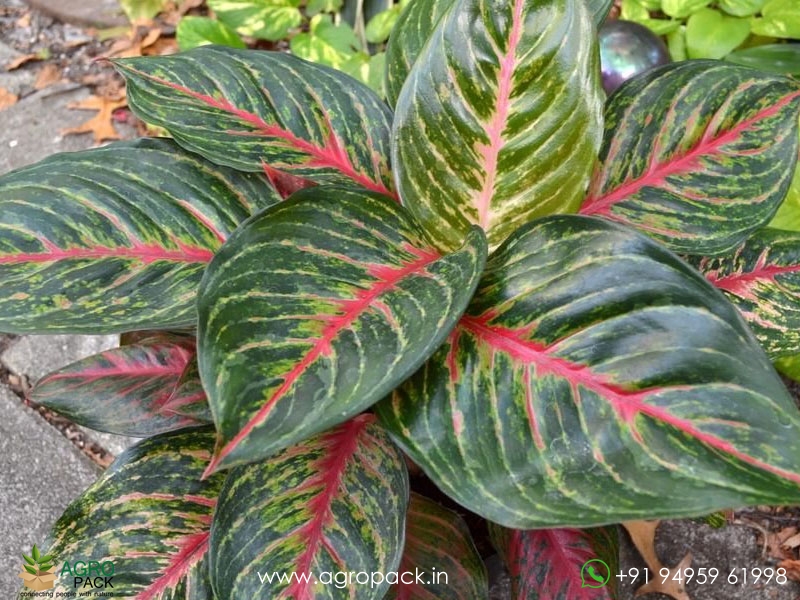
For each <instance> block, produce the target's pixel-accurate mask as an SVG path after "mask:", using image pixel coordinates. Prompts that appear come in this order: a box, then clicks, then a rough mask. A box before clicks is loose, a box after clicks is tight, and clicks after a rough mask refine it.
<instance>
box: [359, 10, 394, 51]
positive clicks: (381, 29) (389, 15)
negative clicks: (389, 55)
mask: <svg viewBox="0 0 800 600" xmlns="http://www.w3.org/2000/svg"><path fill="white" fill-rule="evenodd" d="M402 8H403V7H402V5H401V4H399V3H398V4H395V5H394V6H392V8H390V9H389V10H384V11H382V12H379V13H378V14H377V15H375V16H374V17H372V18H371V19H370V20H369V23H367V27H366V29H365V31H364V33H365V35H366V36H367V41H368V42H370V43H372V44H382V43H383V42H385V41H386V40H388V39H389V34H390V33H391V32H392V28H393V27H394V25H395V23H397V18H398V17H399V16H400V12H401V10H402Z"/></svg>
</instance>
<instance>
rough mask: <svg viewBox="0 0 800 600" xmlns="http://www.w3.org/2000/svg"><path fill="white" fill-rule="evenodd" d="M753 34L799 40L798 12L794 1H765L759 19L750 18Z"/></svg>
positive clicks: (799, 15) (799, 21)
mask: <svg viewBox="0 0 800 600" xmlns="http://www.w3.org/2000/svg"><path fill="white" fill-rule="evenodd" d="M750 26H751V28H752V30H753V33H755V34H758V35H763V36H766V37H776V38H795V39H797V38H800V10H797V1H796V0H767V1H766V3H765V4H764V7H763V8H762V9H761V18H752V19H751V20H750Z"/></svg>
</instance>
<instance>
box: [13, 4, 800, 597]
mask: <svg viewBox="0 0 800 600" xmlns="http://www.w3.org/2000/svg"><path fill="white" fill-rule="evenodd" d="M607 9H608V5H607V3H606V2H583V1H582V0H514V1H513V2H500V1H493V0H456V1H455V2H452V1H450V0H448V1H447V2H443V1H442V0H412V2H410V3H409V4H408V6H407V7H406V9H405V10H404V11H403V14H402V15H401V16H400V19H399V20H398V23H397V25H396V27H395V29H394V33H393V34H392V37H391V39H390V41H389V45H388V49H387V70H386V82H385V83H386V87H385V89H386V98H387V101H386V102H384V101H383V100H382V99H381V98H380V97H379V96H378V95H377V93H375V92H374V91H373V90H371V89H370V88H368V87H367V86H365V85H363V84H361V83H359V82H358V81H356V80H355V79H353V78H351V77H350V76H348V75H347V74H345V73H342V72H340V71H337V70H335V69H332V68H330V67H328V66H325V65H320V64H315V63H312V62H309V61H305V60H303V59H301V58H299V57H296V56H292V55H290V54H286V53H281V52H257V51H252V50H246V49H235V48H227V47H221V46H203V47H199V48H195V49H193V50H190V51H188V52H185V53H182V54H178V55H173V56H167V57H149V58H128V59H120V60H117V61H115V66H116V68H117V69H118V71H119V72H120V73H121V74H122V75H123V76H124V77H125V79H126V81H127V90H128V100H129V105H130V107H131V108H132V109H133V110H134V111H135V112H136V114H137V115H138V116H139V117H141V118H142V119H143V120H145V121H147V122H148V123H151V124H153V125H155V126H158V127H162V128H164V129H165V130H166V131H168V132H169V134H170V135H171V138H170V139H142V140H137V141H133V142H120V143H114V144H111V145H108V146H106V147H103V148H99V149H95V150H89V151H85V152H78V153H71V154H60V155H56V156H53V157H51V158H48V159H47V160H44V161H42V162H40V163H38V164H36V165H32V166H29V167H26V168H23V169H19V170H16V171H14V172H11V173H9V174H7V175H5V176H3V177H0V283H2V289H3V292H4V293H3V294H2V297H0V331H5V332H9V333H21V334H28V333H45V332H73V333H86V334H89V333H91V334H103V333H122V334H123V344H122V346H121V347H120V348H117V349H114V350H109V351H106V352H103V353H101V354H99V355H96V356H93V357H89V358H87V359H84V360H82V361H80V362H77V363H75V364H73V365H70V366H68V367H66V368H64V369H62V370H60V371H58V372H56V373H53V374H51V375H49V376H47V377H45V378H44V379H42V380H41V381H40V382H39V383H38V384H37V385H36V387H35V388H34V389H33V391H32V393H31V398H32V400H33V401H35V402H37V403H39V404H42V405H44V406H47V407H49V408H51V409H52V410H54V411H56V412H58V413H61V414H63V415H65V416H67V417H69V418H70V419H72V420H73V421H75V422H77V423H79V424H82V425H86V426H88V427H91V428H95V429H98V430H102V431H108V432H112V433H117V434H123V435H134V436H140V437H145V438H146V439H145V440H143V441H142V442H141V443H139V444H137V445H136V446H134V447H132V448H131V449H130V450H128V451H127V452H125V453H124V454H123V455H121V456H120V457H118V459H117V460H116V462H115V463H114V464H113V465H112V466H111V467H110V468H109V469H108V470H107V471H106V472H105V473H104V474H103V475H102V476H101V478H100V479H99V480H98V481H97V483H95V484H94V485H92V486H91V487H90V488H89V489H88V490H86V492H85V493H84V494H83V495H82V496H81V497H79V498H78V499H76V500H75V501H74V502H73V503H72V504H71V505H70V506H69V507H68V508H67V510H66V511H65V513H64V515H63V516H62V517H61V519H59V521H58V522H57V523H56V524H55V525H54V527H53V530H52V533H51V536H50V538H49V539H48V540H47V543H46V545H45V546H46V548H47V551H46V554H47V555H48V556H52V557H54V560H55V561H56V563H55V564H56V565H58V564H59V561H63V560H69V559H70V558H71V557H75V556H80V557H84V558H90V559H92V560H96V561H104V560H111V561H114V563H115V572H116V574H115V576H114V577H115V583H114V585H115V589H116V591H117V593H119V594H121V595H122V594H125V595H126V596H131V597H137V598H148V599H149V598H158V599H164V600H166V599H168V598H169V599H187V600H188V599H190V598H191V599H193V600H194V599H204V600H206V599H208V600H211V599H215V598H216V599H217V600H239V599H250V598H295V599H302V600H308V599H311V598H345V597H346V598H358V599H373V598H374V599H380V598H403V597H426V596H425V594H428V595H430V596H431V597H436V598H442V599H446V598H458V599H471V598H475V599H480V598H486V597H487V575H486V571H485V568H484V565H483V562H482V561H481V559H480V556H479V555H478V553H477V551H476V548H475V545H474V543H473V541H472V539H471V537H470V531H469V529H468V528H467V526H466V525H465V522H464V521H463V520H462V518H461V517H460V516H459V515H458V514H456V512H453V511H451V510H448V509H445V508H443V507H441V506H439V505H438V504H437V503H435V502H432V501H431V500H430V499H428V498H426V497H424V496H422V495H420V494H419V493H418V492H419V489H418V488H417V487H415V486H413V485H412V484H411V483H412V479H411V478H410V477H409V474H408V471H409V468H411V470H412V472H414V473H417V471H420V472H421V474H415V475H414V478H413V481H420V480H423V481H426V482H428V483H430V484H432V485H434V486H435V487H436V488H438V489H439V490H440V491H441V492H443V493H444V494H446V495H447V496H448V497H449V498H451V499H452V501H453V502H454V503H457V504H458V505H460V506H461V507H463V508H461V509H460V510H461V511H462V512H464V513H466V511H467V510H468V511H470V512H471V513H472V514H474V515H478V516H480V517H481V518H483V519H485V520H486V521H488V525H487V527H488V529H489V534H490V537H491V539H492V540H493V542H494V543H495V544H496V547H497V550H498V552H499V553H500V555H501V556H503V557H504V559H505V560H506V564H507V566H508V569H509V572H510V573H511V575H512V579H513V582H514V595H515V598H548V599H550V598H564V599H570V600H572V599H574V598H580V597H581V594H583V592H582V591H581V590H582V589H585V588H582V587H581V578H580V568H581V565H582V564H583V563H584V562H585V561H586V560H588V559H589V558H593V557H599V558H602V559H603V560H606V561H607V562H608V563H609V564H611V565H613V564H614V562H615V552H616V550H615V535H616V533H615V532H616V528H615V527H614V526H613V525H614V524H616V523H620V522H624V521H629V520H636V519H656V518H678V517H696V516H701V515H706V514H708V513H711V512H714V511H716V510H720V509H725V508H730V507H742V506H748V505H763V504H769V505H782V504H797V503H798V502H800V412H798V408H797V406H796V405H795V401H794V399H793V398H792V397H791V396H790V394H789V392H788V391H787V389H786V388H785V386H784V384H783V383H782V381H781V379H780V378H779V376H778V374H777V372H776V371H775V368H774V366H773V362H774V361H776V360H780V359H782V358H784V357H792V356H796V355H797V354H800V334H798V332H800V323H799V322H798V320H799V319H800V317H798V315H800V310H799V309H800V233H797V232H792V231H788V230H779V229H775V228H770V227H769V226H768V225H769V223H770V222H771V221H772V219H773V218H774V217H775V215H776V213H777V211H778V210H779V208H780V206H781V205H782V203H783V201H784V199H785V198H786V197H787V194H788V193H789V190H790V188H791V184H792V178H793V175H794V173H795V169H796V164H797V155H798V110H799V108H800V85H799V84H798V83H797V82H796V81H794V80H793V79H791V78H788V77H784V76H780V75H774V74H768V73H764V72H762V71H757V70H754V69H750V68H747V67H743V66H739V65H735V64H731V63H728V62H724V61H716V60H694V61H686V62H682V63H675V64H670V65H667V66H664V67H661V68H658V69H655V70H653V71H650V72H648V73H645V74H643V75H641V76H639V77H637V78H635V79H632V80H630V81H629V82H627V83H626V84H624V85H623V86H622V87H621V88H620V89H619V90H618V91H617V92H615V93H614V94H613V95H612V96H611V97H609V98H608V99H607V100H606V99H605V98H604V95H603V93H602V91H601V87H600V82H599V79H600V71H599V65H598V48H597V41H596V40H597V36H596V28H597V26H598V24H599V23H600V22H602V20H603V18H604V17H605V11H606V10H607ZM412 489H413V491H412ZM434 523H435V526H434V525H433V524H434ZM415 568H419V569H421V570H423V571H426V572H429V573H432V572H433V570H434V569H436V570H438V571H440V572H442V571H444V572H446V573H448V574H449V577H448V578H447V581H446V583H445V582H444V581H442V579H441V578H434V577H430V578H428V579H427V580H426V581H427V582H428V583H419V581H417V580H416V579H415V581H414V582H413V583H406V582H402V583H396V582H393V581H392V580H391V579H388V580H387V579H382V580H380V581H375V580H374V579H370V582H369V583H367V584H364V583H362V581H355V580H350V581H347V582H345V583H344V584H342V585H341V586H339V585H334V584H332V582H329V584H328V585H326V584H325V581H324V575H322V574H323V573H340V572H366V573H381V574H389V573H391V572H393V571H405V570H411V571H413V570H414V569H415ZM270 573H284V574H286V575H289V574H291V573H295V574H307V573H310V574H313V575H312V577H311V578H310V579H309V580H303V579H301V578H295V579H292V580H287V579H279V578H275V579H273V580H272V581H267V580H266V579H265V578H264V577H265V576H266V575H267V574H270ZM314 576H317V577H318V579H317V580H315V579H314ZM320 579H322V580H320ZM69 585H70V582H69V581H66V580H61V579H59V580H58V581H57V586H56V592H60V591H61V592H63V591H69V590H70V588H69ZM595 592H596V594H595V595H593V596H592V598H613V594H614V589H613V578H612V584H611V585H610V586H609V587H607V588H604V589H603V590H601V591H596V590H595ZM593 593H594V592H593Z"/></svg>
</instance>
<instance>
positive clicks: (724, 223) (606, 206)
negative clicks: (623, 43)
mask: <svg viewBox="0 0 800 600" xmlns="http://www.w3.org/2000/svg"><path fill="white" fill-rule="evenodd" d="M798 108H800V84H798V83H797V82H796V81H793V80H792V79H789V78H786V77H780V76H777V75H769V74H766V73H763V72H760V71H756V70H753V69H749V68H746V67H740V66H736V65H731V64H727V63H724V62H721V61H687V62H681V63H675V64H672V65H668V66H665V67H661V68H659V69H656V70H653V71H650V72H648V73H647V74H645V75H642V76H640V77H637V78H635V79H633V80H631V81H630V82H628V83H627V84H626V85H624V86H623V87H621V88H620V89H619V90H618V91H617V92H616V93H615V94H614V95H613V96H612V97H611V98H610V99H609V101H608V103H607V105H606V110H605V122H606V125H605V127H606V131H605V136H604V140H603V147H602V149H601V151H600V164H599V166H598V168H597V169H596V171H595V173H594V176H593V178H592V184H591V187H590V188H589V194H588V196H587V198H586V200H585V201H584V203H583V206H582V207H581V211H580V212H581V213H582V214H585V215H597V216H602V217H605V218H608V219H612V220H614V221H618V222H620V223H623V224H626V225H629V226H631V227H634V228H636V229H639V230H640V231H642V232H643V233H646V234H648V235H650V236H652V237H654V238H655V239H657V240H658V241H659V242H661V243H662V244H664V245H665V246H667V247H668V248H670V249H671V250H674V251H676V252H683V253H686V254H696V255H716V254H721V253H724V252H726V251H728V250H730V249H732V248H733V247H735V246H736V245H737V244H739V243H740V242H742V241H744V239H746V238H747V237H748V236H749V235H750V234H751V233H752V232H753V231H755V230H756V229H758V228H760V227H763V226H764V225H766V224H767V223H768V222H769V221H770V219H771V218H772V217H773V215H774V214H775V212H776V211H777V210H778V206H779V205H780V203H781V201H782V200H783V198H784V196H785V195H786V193H787V191H788V189H789V186H790V184H791V180H792V174H793V173H794V168H795V163H796V162H797V152H798V126H797V114H798Z"/></svg>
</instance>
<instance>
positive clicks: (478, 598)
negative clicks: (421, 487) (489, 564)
mask: <svg viewBox="0 0 800 600" xmlns="http://www.w3.org/2000/svg"><path fill="white" fill-rule="evenodd" d="M398 571H399V572H400V573H413V574H414V576H413V577H412V576H410V575H406V576H403V577H402V579H400V581H398V582H397V583H396V584H395V585H392V587H391V588H390V589H389V592H388V593H387V594H386V596H384V600H411V599H412V598H413V599H419V600H486V598H488V595H489V584H488V576H487V573H486V566H485V565H484V564H483V560H482V559H481V556H480V554H478V550H477V549H476V548H475V544H474V543H473V541H472V536H471V535H470V533H469V529H468V528H467V524H466V523H465V522H464V519H462V518H461V517H460V516H458V514H456V513H454V512H453V511H450V510H447V509H446V508H444V507H442V506H440V505H439V504H437V503H436V502H434V501H433V500H430V499H428V498H425V497H424V496H421V495H419V494H417V493H414V492H412V493H411V500H410V502H409V504H408V513H407V515H406V543H405V548H404V549H403V559H402V561H401V562H400V568H399V569H398Z"/></svg>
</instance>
